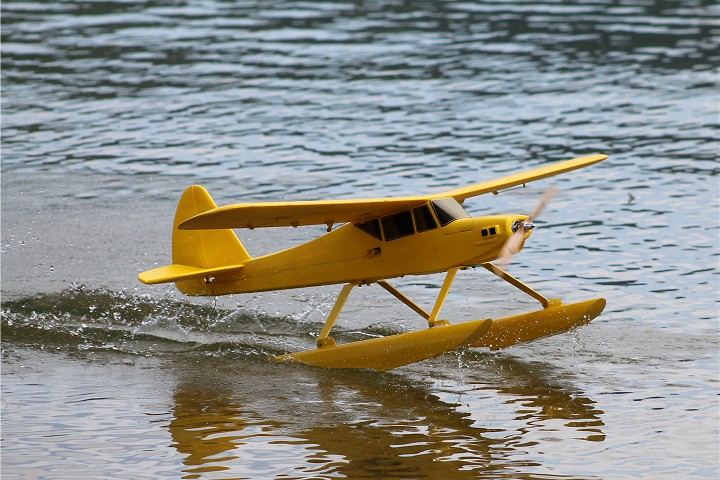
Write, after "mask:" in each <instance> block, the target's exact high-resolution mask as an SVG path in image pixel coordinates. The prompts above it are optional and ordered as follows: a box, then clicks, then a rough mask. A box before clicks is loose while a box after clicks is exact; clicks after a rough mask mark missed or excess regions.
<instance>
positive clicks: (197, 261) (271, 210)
mask: <svg viewBox="0 0 720 480" xmlns="http://www.w3.org/2000/svg"><path fill="white" fill-rule="evenodd" d="M606 158H607V156H606V155H590V156H586V157H580V158H575V159H572V160H567V161H564V162H558V163H553V164H549V165H546V166H543V167H540V168H535V169H533V170H529V171H525V172H521V173H516V174H513V175H510V176H506V177H503V178H499V179H495V180H490V181H487V182H482V183H477V184H474V185H470V186H466V187H461V188H457V189H454V190H449V191H445V192H441V193H435V194H431V195H423V196H408V197H392V198H372V199H350V200H316V201H292V202H267V203H240V204H233V205H227V206H224V207H217V205H216V204H215V202H214V201H213V199H212V198H211V197H210V195H209V194H208V192H207V191H206V190H205V189H204V188H203V187H201V186H197V185H195V186H191V187H189V188H188V189H187V190H185V192H184V193H183V195H182V197H181V198H180V201H179V204H178V206H177V210H176V213H175V220H174V224H173V231H172V264H171V265H168V266H165V267H160V268H156V269H153V270H149V271H146V272H143V273H141V274H140V275H139V277H138V278H139V279H140V281H142V282H144V283H146V284H151V285H152V284H159V283H166V282H175V284H176V286H177V288H178V289H179V290H180V291H181V292H182V293H184V294H187V295H205V296H218V295H228V294H235V293H251V292H262V291H269V290H284V289H291V288H304V287H312V286H319V285H333V284H343V287H342V290H341V291H340V294H339V296H338V298H337V300H336V302H335V304H334V306H333V308H332V310H331V311H330V314H329V316H328V318H327V320H326V321H325V324H324V327H323V328H322V331H321V332H320V334H319V336H318V340H317V348H316V349H311V350H307V351H302V352H294V353H288V354H285V355H280V356H277V357H274V360H277V361H286V362H296V363H304V364H309V365H314V366H318V367H327V368H372V369H375V370H378V371H384V370H388V369H391V368H395V367H399V366H402V365H407V364H409V363H413V362H417V361H420V360H424V359H427V358H431V357H434V356H436V355H440V354H442V353H444V352H448V351H451V350H455V349H459V348H472V347H488V348H490V349H493V350H494V349H499V348H504V347H507V346H510V345H514V344H517V343H521V342H528V341H530V340H535V339H537V338H541V337H545V336H549V335H554V334H557V333H561V332H564V331H567V330H568V329H570V328H573V327H576V326H578V325H583V324H585V323H587V322H589V321H590V320H592V319H593V318H595V317H596V316H597V315H599V314H600V312H602V310H603V309H604V308H605V299H603V298H596V299H592V300H587V301H583V302H579V303H573V304H567V305H563V303H562V302H561V301H560V300H557V299H554V300H550V299H548V298H546V297H545V296H543V295H541V294H540V293H538V292H537V291H535V290H533V289H532V288H530V287H529V286H528V285H526V284H524V283H522V282H521V281H520V280H518V279H516V278H515V277H513V276H511V275H510V274H508V273H507V272H506V271H505V270H504V265H505V264H507V263H508V261H509V258H510V256H511V255H514V254H516V253H518V252H519V251H520V250H521V249H522V247H523V246H524V243H525V240H526V239H527V238H528V237H529V236H530V234H531V232H532V230H533V228H534V227H535V225H534V224H533V223H532V222H533V218H534V217H536V216H537V214H538V213H539V211H540V210H541V209H542V207H543V205H544V204H545V203H546V202H547V196H548V194H546V196H545V197H544V198H543V199H542V200H541V202H540V204H539V205H538V208H536V210H535V212H533V213H532V214H531V215H517V214H507V215H493V216H483V217H477V218H472V217H470V215H469V214H468V213H467V212H466V211H465V210H464V209H463V207H462V206H461V204H462V203H463V202H464V201H465V200H467V199H468V198H470V197H474V196H478V195H484V194H488V193H493V194H497V193H498V192H500V191H502V190H506V189H508V188H511V187H517V186H524V185H525V184H526V183H528V182H532V181H535V180H540V179H543V178H546V177H551V176H554V175H558V174H562V173H565V172H569V171H572V170H576V169H579V168H582V167H586V166H589V165H592V164H595V163H598V162H601V161H603V160H605V159H606ZM337 224H342V225H341V226H339V227H337V228H334V229H333V226H334V225H337ZM305 225H327V233H326V234H324V235H322V236H320V237H319V238H316V239H314V240H311V241H309V242H307V243H304V244H302V245H299V246H295V247H292V248H289V249H287V250H283V251H280V252H276V253H271V254H269V255H263V256H258V257H251V256H250V255H249V254H248V252H247V250H245V247H244V246H243V245H242V243H241V242H240V240H239V238H238V237H237V235H236V234H235V232H234V230H233V229H241V228H249V229H254V228H263V227H299V226H305ZM492 262H495V263H492ZM477 266H480V267H484V268H485V269H487V270H488V271H489V272H491V273H493V274H495V275H497V276H498V277H500V278H501V279H503V280H505V281H506V282H508V283H509V284H511V285H513V286H514V287H516V288H518V289H519V290H521V291H522V292H524V293H526V294H528V295H529V296H531V297H532V298H534V299H535V300H537V301H538V302H540V304H541V305H542V309H540V310H537V311H534V312H529V313H523V314H519V315H513V316H508V317H504V318H497V319H482V320H474V321H468V322H463V323H457V324H450V322H449V321H448V320H444V319H440V310H441V308H442V306H443V303H444V302H445V299H446V297H447V295H448V292H449V290H450V287H451V286H452V283H453V281H454V279H455V276H456V273H457V272H458V270H461V269H465V268H469V267H477ZM440 272H446V275H445V279H444V281H443V284H442V286H441V287H440V291H439V293H438V296H437V298H436V300H435V303H434V305H433V307H432V309H431V310H430V312H428V311H426V310H425V309H423V308H422V307H421V306H419V305H418V304H416V303H415V302H413V301H412V300H411V299H410V298H408V297H407V296H406V295H405V294H403V293H402V292H400V291H399V290H398V289H397V288H396V287H395V286H393V285H391V284H390V283H388V279H392V278H397V277H403V276H405V275H426V274H432V273H440ZM370 284H378V285H379V286H380V287H382V288H383V289H385V290H387V291H388V292H389V293H390V294H391V295H392V296H394V297H395V298H396V299H398V300H399V301H400V302H402V303H403V304H405V305H407V306H408V307H410V308H411V309H412V310H413V311H414V312H415V313H417V314H418V315H419V316H421V317H422V318H424V319H425V320H426V321H427V327H428V328H424V329H422V330H418V331H413V332H408V333H401V334H396V335H389V336H386V337H378V338H372V339H368V340H362V341H358V342H351V343H346V344H336V343H335V341H334V339H333V338H332V337H330V331H331V329H332V328H333V325H334V324H335V321H336V320H337V318H338V316H339V315H340V312H341V310H342V308H343V306H344V304H345V302H346V300H347V299H348V296H349V295H350V292H351V291H352V289H353V288H354V287H357V286H361V285H370Z"/></svg>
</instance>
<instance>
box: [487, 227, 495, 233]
mask: <svg viewBox="0 0 720 480" xmlns="http://www.w3.org/2000/svg"><path fill="white" fill-rule="evenodd" d="M488 230H490V235H497V229H496V228H495V227H490V228H489V229H488Z"/></svg>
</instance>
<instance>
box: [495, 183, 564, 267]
mask: <svg viewBox="0 0 720 480" xmlns="http://www.w3.org/2000/svg"><path fill="white" fill-rule="evenodd" d="M557 191H558V189H557V187H555V186H552V187H550V188H549V189H547V190H546V191H545V193H544V194H543V196H542V198H540V202H538V204H537V206H536V207H535V210H533V212H532V213H531V214H530V216H528V217H527V219H526V220H522V219H519V220H515V221H514V222H513V224H512V231H513V234H512V235H510V238H508V239H507V241H506V242H505V245H503V247H502V249H501V250H500V256H499V257H498V261H497V263H498V266H500V267H501V268H504V267H506V266H507V265H508V264H509V263H510V260H511V259H512V256H513V255H515V254H516V253H518V252H519V251H520V249H522V245H523V242H524V241H525V234H526V233H528V232H529V231H531V230H532V229H533V228H535V224H534V223H533V220H534V219H535V218H537V216H538V215H540V213H541V212H542V211H543V209H545V207H546V206H547V204H548V203H550V200H552V199H553V197H555V195H557Z"/></svg>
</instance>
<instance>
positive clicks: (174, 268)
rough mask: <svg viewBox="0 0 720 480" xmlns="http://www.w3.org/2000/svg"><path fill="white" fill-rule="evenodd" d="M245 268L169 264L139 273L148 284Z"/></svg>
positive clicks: (177, 280) (236, 266)
mask: <svg viewBox="0 0 720 480" xmlns="http://www.w3.org/2000/svg"><path fill="white" fill-rule="evenodd" d="M242 268H243V266H242V265H224V266H222V267H211V268H201V267H191V266H189V265H177V264H175V265H168V266H166V267H160V268H156V269H153V270H148V271H146V272H142V273H141V274H140V275H138V278H139V279H140V281H141V282H143V283H147V284H148V285H155V284H157V283H168V282H179V281H181V280H190V279H192V278H200V277H212V276H215V275H219V274H221V273H230V272H237V271H239V270H241V269H242Z"/></svg>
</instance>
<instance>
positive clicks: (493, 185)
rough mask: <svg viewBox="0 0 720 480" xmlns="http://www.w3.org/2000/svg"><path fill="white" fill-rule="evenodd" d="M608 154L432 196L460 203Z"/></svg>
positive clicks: (557, 172) (568, 168)
mask: <svg viewBox="0 0 720 480" xmlns="http://www.w3.org/2000/svg"><path fill="white" fill-rule="evenodd" d="M606 158H607V155H602V154H598V155H589V156H587V157H578V158H573V159H572V160H567V161H564V162H557V163H553V164H550V165H545V166H544V167H539V168H535V169H533V170H527V171H525V172H520V173H515V174H513V175H509V176H507V177H502V178H497V179H495V180H490V181H487V182H481V183H476V184H474V185H470V186H467V187H460V188H456V189H453V190H448V191H446V192H441V193H438V194H435V195H433V196H432V198H444V197H453V198H454V199H455V200H457V201H458V202H459V203H463V202H464V201H465V199H467V198H470V197H475V196H477V195H484V194H486V193H490V192H492V193H497V192H498V191H499V190H504V189H506V188H510V187H514V186H516V185H523V184H525V183H529V182H533V181H535V180H540V179H542V178H547V177H552V176H554V175H559V174H561V173H565V172H570V171H572V170H577V169H578V168H583V167H587V166H589V165H592V164H594V163H598V162H602V161H603V160H605V159H606Z"/></svg>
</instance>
